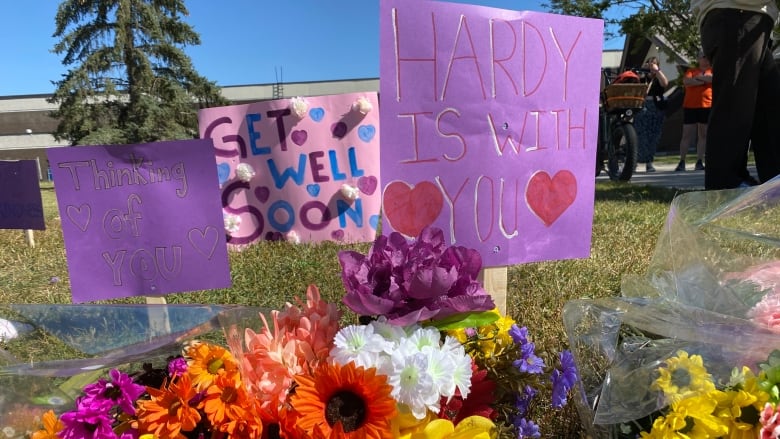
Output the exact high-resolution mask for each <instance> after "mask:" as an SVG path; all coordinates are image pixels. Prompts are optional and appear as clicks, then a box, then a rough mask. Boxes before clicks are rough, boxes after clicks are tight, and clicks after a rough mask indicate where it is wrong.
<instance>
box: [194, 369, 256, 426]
mask: <svg viewBox="0 0 780 439" xmlns="http://www.w3.org/2000/svg"><path fill="white" fill-rule="evenodd" d="M198 407H199V408H202V409H203V411H204V412H205V413H206V417H207V418H208V419H209V422H211V425H213V426H215V427H219V426H220V425H222V424H224V423H227V422H231V421H236V420H240V419H243V418H245V417H247V410H248V409H251V408H252V402H251V401H250V400H249V398H248V397H247V394H246V390H245V389H244V386H243V385H242V384H241V382H240V381H236V380H233V379H231V378H230V377H228V376H227V375H222V376H218V377H217V379H216V380H215V381H214V384H212V385H210V386H209V388H208V389H206V393H205V395H204V396H203V400H201V402H200V404H199V406H198Z"/></svg>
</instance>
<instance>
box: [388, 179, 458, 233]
mask: <svg viewBox="0 0 780 439" xmlns="http://www.w3.org/2000/svg"><path fill="white" fill-rule="evenodd" d="M382 198H383V199H382V209H383V210H384V212H385V215H386V216H387V221H388V222H389V223H390V225H391V226H392V227H393V229H395V230H397V231H399V232H401V233H402V234H404V235H406V236H410V237H417V235H419V234H420V231H422V229H424V228H425V226H429V225H431V224H433V222H434V221H436V218H438V217H439V214H440V213H441V209H442V207H443V206H444V197H443V196H442V194H441V191H440V190H439V188H438V187H437V186H436V185H435V184H433V183H431V182H430V181H421V182H419V183H417V185H415V186H414V187H412V186H411V185H409V184H408V183H406V182H404V181H394V182H392V183H390V184H388V185H387V186H385V192H384V194H383V195H382Z"/></svg>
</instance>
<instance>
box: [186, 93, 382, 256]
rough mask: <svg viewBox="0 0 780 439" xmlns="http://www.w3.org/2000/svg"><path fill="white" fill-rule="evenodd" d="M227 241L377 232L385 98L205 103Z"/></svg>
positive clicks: (204, 125)
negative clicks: (381, 100) (380, 100)
mask: <svg viewBox="0 0 780 439" xmlns="http://www.w3.org/2000/svg"><path fill="white" fill-rule="evenodd" d="M198 123H199V127H200V136H201V137H202V138H209V139H212V140H213V141H214V148H215V151H216V156H217V168H218V172H219V181H220V187H221V192H222V207H223V210H224V213H225V218H226V228H227V229H228V238H227V240H228V244H231V245H235V246H237V247H240V246H244V245H248V244H252V243H255V242H257V241H260V240H282V239H287V240H294V241H303V242H321V241H326V240H332V241H339V242H365V241H372V240H373V239H374V238H375V237H376V229H377V225H378V222H379V208H380V204H381V200H380V191H379V135H380V133H379V104H378V101H377V94H376V93H350V94H341V95H331V96H317V97H301V98H294V99H280V100H273V101H264V102H256V103H251V104H244V105H232V106H227V107H217V108H206V109H202V110H200V112H199V114H198Z"/></svg>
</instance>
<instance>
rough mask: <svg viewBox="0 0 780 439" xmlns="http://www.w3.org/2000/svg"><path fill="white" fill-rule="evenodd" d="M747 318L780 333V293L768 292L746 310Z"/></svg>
mask: <svg viewBox="0 0 780 439" xmlns="http://www.w3.org/2000/svg"><path fill="white" fill-rule="evenodd" d="M747 316H748V318H750V319H752V320H753V321H754V322H756V323H758V324H759V325H763V326H766V327H767V328H769V330H770V331H772V332H778V333H780V293H776V292H775V293H769V294H767V295H766V296H764V297H763V298H762V299H761V301H759V302H758V303H757V304H755V305H754V306H753V308H751V309H750V310H749V311H748V312H747Z"/></svg>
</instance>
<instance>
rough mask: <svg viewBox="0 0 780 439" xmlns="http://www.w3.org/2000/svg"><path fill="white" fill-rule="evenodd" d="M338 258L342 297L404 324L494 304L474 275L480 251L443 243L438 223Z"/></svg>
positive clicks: (382, 239) (362, 311) (354, 308)
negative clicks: (412, 236)
mask: <svg viewBox="0 0 780 439" xmlns="http://www.w3.org/2000/svg"><path fill="white" fill-rule="evenodd" d="M339 262H340V263H341V268H342V270H341V279H342V281H343V283H344V288H345V289H346V291H347V293H346V295H345V296H344V299H343V302H344V304H345V305H347V307H349V308H350V309H351V310H352V311H354V312H356V313H358V314H360V315H367V316H379V315H382V316H385V317H387V319H388V322H390V323H393V324H396V325H408V324H411V323H415V322H421V321H424V320H431V319H434V320H437V319H442V318H445V317H448V316H451V315H453V314H457V313H463V312H474V311H488V310H491V309H493V308H495V304H494V303H493V299H492V298H491V297H490V295H489V294H487V292H485V290H484V289H483V288H482V285H481V284H480V283H479V282H477V280H476V279H477V275H478V274H479V271H480V269H481V268H482V257H481V256H480V254H479V252H478V251H476V250H473V249H468V248H465V247H458V246H452V247H447V246H446V244H445V241H444V233H443V232H442V231H441V230H440V229H437V228H433V227H426V228H425V229H423V231H422V232H420V236H419V237H418V238H417V239H416V240H414V241H412V242H411V243H410V242H408V241H407V240H406V238H404V237H403V235H401V234H400V233H398V232H393V233H391V234H390V235H389V236H384V235H382V236H380V237H378V238H377V239H376V241H374V244H373V245H372V246H371V249H370V250H369V252H368V254H367V255H363V254H361V253H358V252H354V251H342V252H339Z"/></svg>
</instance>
